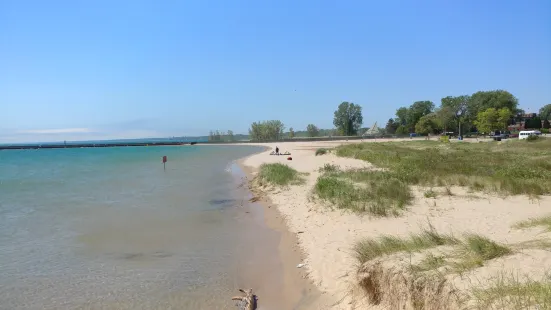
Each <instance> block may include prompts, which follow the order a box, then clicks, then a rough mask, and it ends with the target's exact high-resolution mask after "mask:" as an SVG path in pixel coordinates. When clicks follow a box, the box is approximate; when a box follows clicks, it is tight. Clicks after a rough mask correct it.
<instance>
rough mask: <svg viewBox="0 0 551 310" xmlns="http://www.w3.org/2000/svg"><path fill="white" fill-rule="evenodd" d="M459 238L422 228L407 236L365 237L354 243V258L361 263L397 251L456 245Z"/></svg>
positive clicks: (414, 250)
mask: <svg viewBox="0 0 551 310" xmlns="http://www.w3.org/2000/svg"><path fill="white" fill-rule="evenodd" d="M459 243H460V240H459V239H457V238H455V237H454V236H452V235H447V234H440V233H438V232H436V230H434V229H432V228H430V229H424V230H423V231H422V232H421V233H418V234H411V235H410V236H409V237H407V238H400V237H396V236H390V235H383V236H381V237H379V238H376V239H373V238H367V239H364V240H361V241H359V242H358V243H356V245H355V247H354V252H355V253H356V258H357V259H358V261H359V262H360V264H363V263H365V262H367V261H370V260H372V259H374V258H376V257H380V256H383V255H389V254H394V253H398V252H416V251H420V250H425V249H429V248H434V247H437V246H441V245H456V244H459Z"/></svg>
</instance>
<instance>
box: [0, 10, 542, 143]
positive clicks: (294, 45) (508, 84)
mask: <svg viewBox="0 0 551 310" xmlns="http://www.w3.org/2000/svg"><path fill="white" fill-rule="evenodd" d="M493 89H505V90H508V91H510V92H511V93H513V94H514V95H515V96H516V97H517V98H518V99H519V102H520V106H521V108H523V109H525V110H526V111H530V112H536V111H537V110H538V109H539V107H541V106H543V105H544V104H548V103H551V1H549V0H524V1H522V0H518V1H507V0H501V1H497V0H455V1H454V0H434V1H424V0H411V1H406V0H403V1H396V0H393V1H392V0H390V1H367V0H358V1H345V0H343V1H335V0H331V1H323V0H311V1H310V0H308V1H306V0H302V1H296V0H292V1H291V0H289V1H287V0H270V1H268V0H266V1H264V0H263V1H259V0H251V1H239V0H232V1H227V0H220V1H208V0H197V1H153V0H151V1H140V0H116V1H113V0H86V1H84V0H82V1H77V0H67V1H56V0H50V1H43V0H35V1H29V0H0V142H27V141H61V140H65V139H67V140H86V139H102V138H103V139H108V138H137V137H165V136H173V135H175V136H181V135H200V134H207V133H208V131H209V130H210V129H220V130H227V129H231V130H233V131H234V132H236V133H246V132H247V130H248V128H249V125H250V123H251V122H253V121H259V120H267V119H279V120H281V121H283V122H284V123H285V125H286V127H287V128H289V127H293V128H294V129H295V130H301V129H304V128H305V127H306V125H307V124H309V123H313V124H316V125H318V127H321V128H332V127H333V125H332V121H333V112H334V110H335V109H336V107H337V105H338V104H339V103H340V102H342V101H351V102H354V103H357V104H359V105H361V106H362V107H363V114H364V126H366V127H369V126H371V125H372V123H373V122H374V121H378V123H379V126H384V124H385V123H386V121H387V120H388V118H390V117H393V116H394V112H395V110H396V109H397V108H398V107H400V106H405V105H410V104H411V103H413V102H414V101H418V100H431V101H433V102H435V104H437V105H438V104H439V103H440V99H441V98H442V97H444V96H448V95H462V94H471V93H473V92H475V91H478V90H493Z"/></svg>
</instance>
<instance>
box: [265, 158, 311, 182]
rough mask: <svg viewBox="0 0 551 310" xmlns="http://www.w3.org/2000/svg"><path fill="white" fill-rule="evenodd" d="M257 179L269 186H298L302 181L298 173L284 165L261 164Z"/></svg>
mask: <svg viewBox="0 0 551 310" xmlns="http://www.w3.org/2000/svg"><path fill="white" fill-rule="evenodd" d="M258 178H259V180H260V181H261V182H262V183H267V184H271V185H279V186H283V185H290V184H300V183H302V182H303V181H304V179H302V177H301V175H300V173H299V172H298V171H296V170H295V169H293V168H291V167H289V166H287V165H284V164H279V163H276V164H262V165H261V166H260V173H259V174H258Z"/></svg>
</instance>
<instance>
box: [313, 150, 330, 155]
mask: <svg viewBox="0 0 551 310" xmlns="http://www.w3.org/2000/svg"><path fill="white" fill-rule="evenodd" d="M328 152H329V151H328V150H327V149H324V148H321V149H317V150H316V156H318V155H325V154H327V153H328Z"/></svg>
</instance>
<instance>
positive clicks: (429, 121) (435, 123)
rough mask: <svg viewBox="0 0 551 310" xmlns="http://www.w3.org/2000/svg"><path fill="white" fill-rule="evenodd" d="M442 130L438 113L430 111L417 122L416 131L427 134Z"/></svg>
mask: <svg viewBox="0 0 551 310" xmlns="http://www.w3.org/2000/svg"><path fill="white" fill-rule="evenodd" d="M441 130H442V124H441V123H440V120H439V119H438V115H437V114H436V113H430V114H427V115H423V116H422V117H421V118H420V119H419V121H417V123H416V124H415V132H416V133H419V134H422V135H427V134H429V133H430V134H435V133H438V132H440V131H441Z"/></svg>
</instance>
